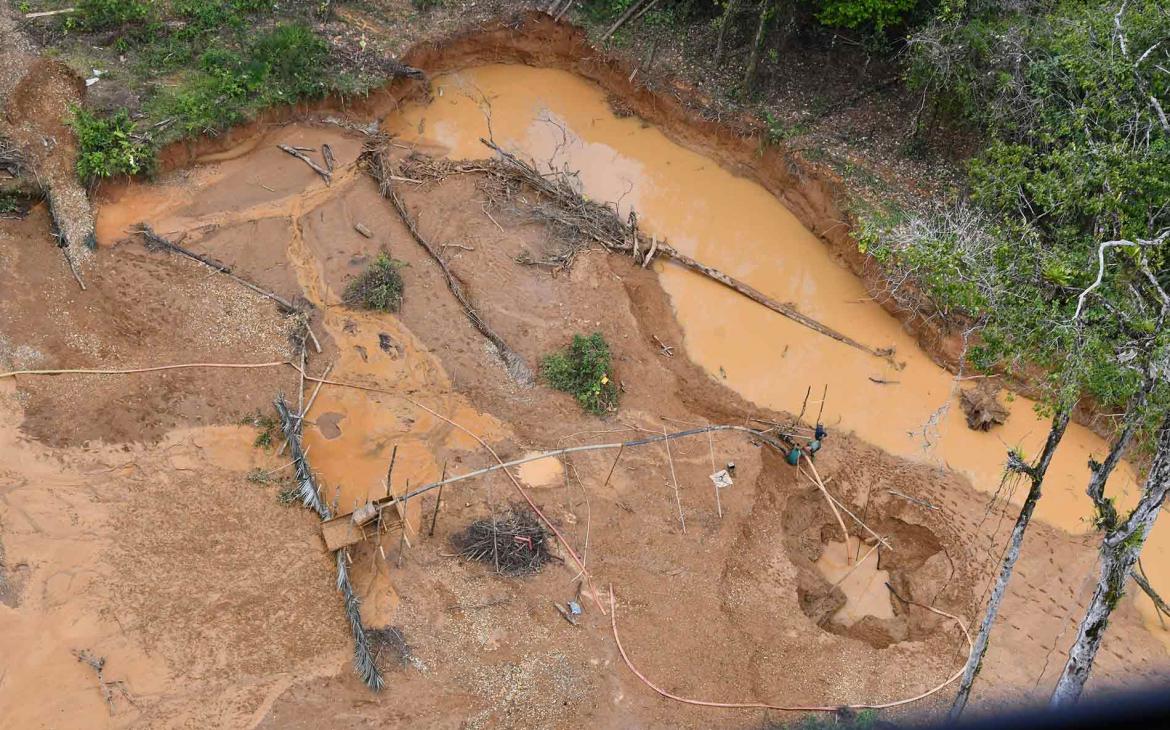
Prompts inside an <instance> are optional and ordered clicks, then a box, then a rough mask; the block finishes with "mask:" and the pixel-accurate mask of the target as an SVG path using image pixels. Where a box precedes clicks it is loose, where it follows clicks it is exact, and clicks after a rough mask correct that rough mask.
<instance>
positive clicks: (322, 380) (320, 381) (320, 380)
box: [276, 363, 333, 456]
mask: <svg viewBox="0 0 1170 730" xmlns="http://www.w3.org/2000/svg"><path fill="white" fill-rule="evenodd" d="M332 369H333V363H329V365H328V366H327V367H326V368H325V372H324V373H322V375H321V377H320V378H318V379H317V386H316V387H315V388H313V394H312V395H311V396H309V402H308V403H306V404H305V409H304V410H303V411H301V413H300V415H298V416H297V420H298V421H300V422H302V423H303V422H304V420H305V416H306V415H308V413H309V409H310V408H312V407H313V401H315V400H317V394H318V393H320V392H321V386H322V385H324V384H325V379H326V378H328V377H329V371H330V370H332ZM304 375H305V374H304V371H303V370H302V371H301V378H302V379H303V378H304ZM286 448H288V439H287V438H286V439H285V440H284V443H282V444H281V445H280V448H279V449H277V450H276V455H277V456H280V455H281V454H283V453H284V450H285V449H286Z"/></svg>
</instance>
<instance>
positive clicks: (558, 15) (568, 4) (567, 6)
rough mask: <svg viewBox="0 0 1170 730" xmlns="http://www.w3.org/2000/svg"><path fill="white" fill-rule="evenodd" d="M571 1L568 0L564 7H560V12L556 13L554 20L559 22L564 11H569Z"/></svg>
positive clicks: (571, 5)
mask: <svg viewBox="0 0 1170 730" xmlns="http://www.w3.org/2000/svg"><path fill="white" fill-rule="evenodd" d="M573 2H574V0H569V2H567V3H565V7H563V8H561V12H559V13H557V17H556V18H554V20H556V21H557V22H558V23H559V22H560V20H561V18H563V17H565V13H567V12H569V8H571V7H573Z"/></svg>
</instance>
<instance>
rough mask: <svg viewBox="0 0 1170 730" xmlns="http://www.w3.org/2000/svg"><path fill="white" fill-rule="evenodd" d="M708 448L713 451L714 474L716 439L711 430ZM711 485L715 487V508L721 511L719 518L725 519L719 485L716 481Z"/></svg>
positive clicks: (712, 468) (708, 437)
mask: <svg viewBox="0 0 1170 730" xmlns="http://www.w3.org/2000/svg"><path fill="white" fill-rule="evenodd" d="M707 448H708V449H709V450H710V451H711V473H712V474H714V473H715V471H716V469H715V439H714V438H713V437H712V436H711V432H710V431H708V432H707ZM711 486H713V487H715V509H716V510H718V511H719V519H723V504H722V502H720V501H719V485H718V484H715V483H714V482H712V483H711Z"/></svg>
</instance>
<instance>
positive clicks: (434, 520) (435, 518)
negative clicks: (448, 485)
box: [427, 461, 447, 537]
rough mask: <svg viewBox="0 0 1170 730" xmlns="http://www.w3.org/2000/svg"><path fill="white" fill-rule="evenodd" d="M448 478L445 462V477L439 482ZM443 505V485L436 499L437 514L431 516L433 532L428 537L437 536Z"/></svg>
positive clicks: (445, 463) (440, 486)
mask: <svg viewBox="0 0 1170 730" xmlns="http://www.w3.org/2000/svg"><path fill="white" fill-rule="evenodd" d="M446 478H447V462H446V461H444V462H443V476H441V477H439V481H443V480H444V479H446ZM442 503H443V485H442V484H440V485H439V496H438V497H435V514H434V515H432V516H431V530H430V532H428V533H427V537H434V536H435V524H436V523H438V521H439V505H440V504H442Z"/></svg>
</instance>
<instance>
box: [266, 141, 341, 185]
mask: <svg viewBox="0 0 1170 730" xmlns="http://www.w3.org/2000/svg"><path fill="white" fill-rule="evenodd" d="M276 146H277V147H279V148H280V149H282V150H284V151H285V152H287V153H289V154H290V155H292V156H293V157H295V158H297V159H298V160H300V161H301V162H303V163H305V164H306V165H308V166H309V167H311V168H312V169H313V172H315V173H317V174H318V175H320V176H321V178H322V179H323V180H324V181H325V184H326V185H331V184H333V173H331V172H330V171H329V170H326V169H325V168H323V167H321V166H320V165H318V164H317V163H316V162H313V160H312V158H310V157H309V156H308V155H306V154H305V153H304V152H301V151H300V150H298V149H297V148H296V147H290V146H289V145H286V144H278V145H276Z"/></svg>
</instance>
